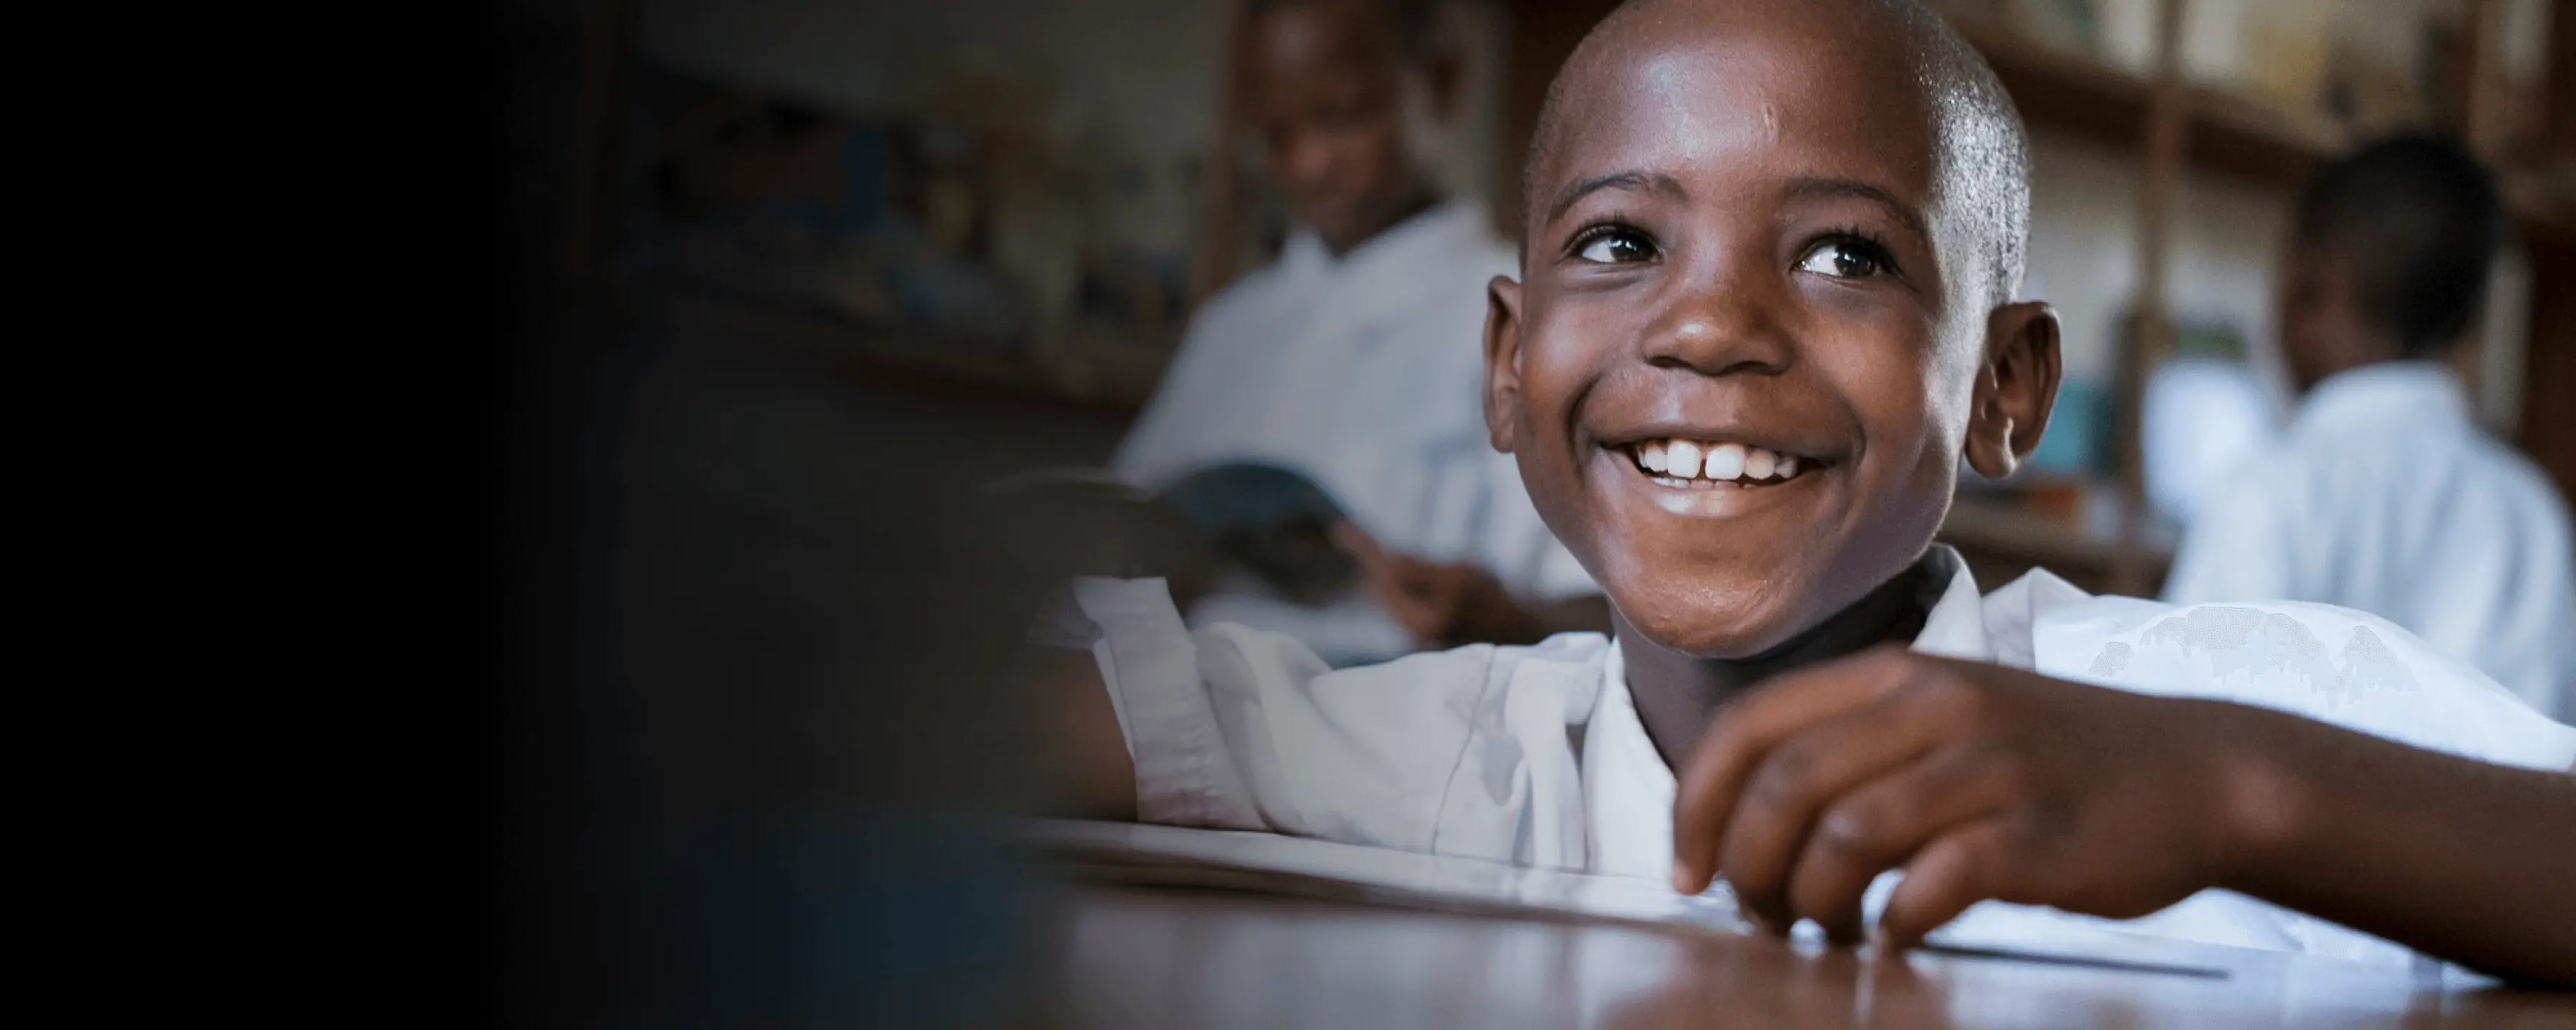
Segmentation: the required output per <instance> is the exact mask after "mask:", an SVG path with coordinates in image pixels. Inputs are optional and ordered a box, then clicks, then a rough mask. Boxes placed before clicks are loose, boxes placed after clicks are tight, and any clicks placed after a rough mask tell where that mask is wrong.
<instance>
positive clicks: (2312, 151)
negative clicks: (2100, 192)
mask: <svg viewBox="0 0 2576 1030" xmlns="http://www.w3.org/2000/svg"><path fill="white" fill-rule="evenodd" d="M1960 34H1961V35H1964V36H1966V37H1967V38H1968V41H1969V42H1970V43H1972V44H1974V45H1975V46H1976V48H1977V50H1978V51H1979V52H1980V53H1983V54H1984V55H1985V58H1986V63H1987V64H1989V65H1992V66H1993V67H1994V69H1995V77H1996V78H1998V79H2001V80H2002V81H2003V84H2004V90H2005V92H2008V93H2010V94H2012V98H2013V104H2014V106H2016V107H2019V108H2020V109H2021V116H2022V119H2023V120H2024V121H2025V122H2027V123H2028V124H2029V125H2030V126H2031V127H2032V128H2033V129H2035V130H2044V129H2053V130H2057V131H2061V132H2066V133H2070V134H2074V135H2079V136H2085V137H2089V138H2092V139H2096V140H2099V141H2102V142H2106V143H2111V144H2114V145H2118V146H2122V147H2135V146H2137V145H2138V144H2139V141H2140V140H2143V139H2145V138H2146V126H2147V94H2148V92H2149V89H2150V86H2149V84H2148V82H2147V79H2146V77H2144V76H2141V75H2135V74H2131V73H2129V72H2127V71H2123V70H2121V69H2119V68H2115V67H2112V66H2110V65H2108V64H2104V63H2102V62H2101V61H2099V60H2095V59H2092V58H2088V57H2082V56H2078V55H2075V54H2068V53H2063V52H2060V51H2057V50H2052V49H2049V48H2047V47H2045V46H2041V45H2039V44H2037V43H2032V42H2029V41H2026V40H2021V39H2016V38H2013V37H2012V36H2010V35H2007V34H2004V33H2001V32H1998V31H1996V30H1993V29H1982V28H1976V27H1973V26H1967V25H1962V26H1960ZM2190 96H2191V105H2190V106H2191V118H2190V127H2189V129H2188V130H2187V139H2188V146H2187V153H2188V155H2189V160H2190V162H2191V165H2192V167H2194V168H2196V169H2201V170H2205V171H2213V172H2219V173H2222V174H2226V175H2233V176H2237V177H2240V178H2246V179H2252V180H2255V181H2258V182H2265V183H2271V184H2274V185H2280V186H2297V185H2298V184H2299V183H2301V182H2304V181H2306V179H2307V176H2308V173H2309V171H2310V170H2312V169H2314V168H2315V167H2316V165H2317V162H2318V161H2320V160H2322V159H2324V158H2325V157H2327V156H2328V155H2331V154H2334V153H2337V152H2339V151H2341V150H2342V149H2343V148H2344V147H2345V146H2346V145H2348V143H2349V142H2350V141H2349V140H2348V139H2347V138H2346V137H2345V135H2344V133H2343V132H2341V131H2340V130H2338V129H2336V128H2335V127H2334V126H2332V125H2329V124H2327V123H2325V122H2323V121H2321V120H2308V119H2300V118H2296V117H2293V116H2291V115H2289V114H2286V113H2283V112H2278V111H2273V110H2270V109H2268V108H2265V107H2263V106H2262V105H2259V104H2255V103H2252V102H2250V101H2247V100H2245V99H2243V98H2240V97H2235V96H2231V95H2228V94H2226V93H2223V92H2220V91H2217V90H2213V89H2208V88H2204V87H2197V86H2195V87H2192V88H2191V89H2190Z"/></svg>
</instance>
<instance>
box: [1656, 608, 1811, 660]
mask: <svg viewBox="0 0 2576 1030" xmlns="http://www.w3.org/2000/svg"><path fill="white" fill-rule="evenodd" d="M1638 600H1639V601H1640V602H1642V603H1635V604H1621V605H1620V606H1619V610H1620V613H1621V614H1622V615H1623V616H1625V618H1626V621H1627V622H1628V625H1629V626H1631V627H1633V628H1634V629H1635V630H1636V631H1637V633H1638V634H1639V635H1640V636H1643V637H1645V638H1646V640H1647V641H1648V642H1650V643H1653V644H1655V645H1656V646H1658V647H1662V648H1664V649H1666V650H1670V651H1679V652H1681V653H1683V654H1687V655H1690V656H1691V657H1694V658H1719V659H1735V660H1741V659H1746V658H1758V657H1761V656H1762V655H1765V654H1768V653H1770V652H1771V651H1774V650H1777V649H1778V648H1780V647H1781V646H1782V645H1784V644H1787V643H1789V642H1790V641H1792V640H1794V639H1796V638H1797V636H1798V634H1800V633H1801V632H1804V631H1805V630H1806V629H1808V628H1809V627H1808V626H1807V620H1806V619H1805V616H1806V614H1807V613H1805V612H1803V611H1800V610H1796V609H1795V608H1794V606H1790V605H1786V604H1782V603H1779V602H1780V601H1781V600H1782V599H1780V598H1775V597H1739V598H1726V599H1715V598H1708V597H1696V598H1693V597H1657V598H1640V599H1638Z"/></svg>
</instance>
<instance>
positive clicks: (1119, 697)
mask: <svg viewBox="0 0 2576 1030" xmlns="http://www.w3.org/2000/svg"><path fill="white" fill-rule="evenodd" d="M1073 596H1074V600H1075V603H1076V604H1078V605H1079V606H1080V608H1081V610H1082V614H1083V615H1084V616H1085V617H1087V618H1089V619H1090V621H1091V623H1092V625H1094V626H1097V627H1099V630H1100V639H1099V641H1098V642H1097V643H1096V644H1094V645H1093V647H1092V654H1093V656H1094V657H1095V658H1096V659H1098V660H1099V663H1100V679H1101V682H1103V683H1105V684H1107V685H1108V687H1109V691H1110V702H1111V705H1112V706H1113V707H1114V708H1116V709H1117V711H1118V714H1119V720H1118V721H1119V729H1120V731H1121V732H1123V733H1125V734H1126V737H1127V753H1128V755H1129V756H1130V757H1132V758H1133V759H1134V760H1135V763H1136V818H1137V821H1139V822H1147V823H1161V824H1165V825H1171V826H1200V827H1209V828H1215V829H1227V830H1261V829H1267V828H1268V827H1267V826H1265V825H1264V824H1263V822H1262V820H1261V815H1260V810H1259V809H1258V808H1257V807H1256V806H1255V805H1254V804H1253V800H1252V792H1251V790H1250V789H1248V788H1247V787H1246V785H1245V784H1244V780H1243V774H1242V772H1241V770H1240V769H1238V768H1237V767H1236V766H1235V763H1234V757H1233V754H1232V752H1231V751H1230V750H1229V749H1228V748H1227V746H1226V742H1225V736H1224V734H1223V733H1222V732H1221V731H1220V730H1219V729H1218V728H1217V721H1216V709H1215V707H1214V705H1213V704H1212V703H1211V702H1210V701H1209V699H1208V691H1207V686H1206V684H1205V682H1204V681H1203V680H1202V679H1201V678H1200V675H1199V665H1198V645H1197V643H1196V642H1195V641H1193V640H1191V638H1190V634H1189V629H1188V627H1187V626H1186V625H1185V624H1183V623H1182V621H1181V614H1180V611H1179V610H1178V609H1177V608H1175V607H1173V605H1172V597H1171V591H1170V589H1169V588H1168V587H1167V586H1166V585H1165V584H1164V582H1163V581H1162V580H1160V579H1128V580H1121V579H1095V578H1085V579H1080V580H1076V581H1075V582H1074V585H1073Z"/></svg>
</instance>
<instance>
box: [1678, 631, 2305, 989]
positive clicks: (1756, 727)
mask: <svg viewBox="0 0 2576 1030" xmlns="http://www.w3.org/2000/svg"><path fill="white" fill-rule="evenodd" d="M2270 714H2271V713H2258V712H2257V710H2255V709H2250V708H2246V707H2244V706H2239V705H2232V704H2226V703H2221V702H2211V701H2194V700H2183V699H2174V698H2159V697H2151V696H2145V695H2139V694H2132V693H2127V692H2123V691H2117V690H2110V689H2105V688H2100V687H2092V686H2086V685H2083V684H2077V683H2068V682H2065V681H2062V680H2053V679H2049V678H2047V677H2043V676H2039V675H2036V674H2034V673H2029V672H2024V671H2021V670H2018V669H2009V668H2005V667H2002V666H1996V665H1987V664H1982V663H1975V662H1961V661H1953V660H1949V659H1942V658H1934V657H1929V656H1925V655H1919V654H1914V653H1911V652H1908V651H1905V650H1902V649H1898V648H1894V647H1888V648H1883V649H1879V650H1874V651H1871V652H1868V653H1865V654H1861V655H1857V656H1854V657H1852V658H1848V659H1844V660H1842V661H1839V662H1835V663H1831V664H1827V665H1821V666H1817V667H1815V668H1812V669H1806V670H1801V671H1799V672H1797V673H1793V674H1790V675H1787V676H1783V677H1781V678H1779V679H1777V680H1774V681H1772V682H1770V683H1768V684H1765V685H1763V686H1762V687H1759V688H1757V689H1756V690H1754V691H1753V692H1752V693H1750V694H1747V695H1746V696H1744V697H1743V698H1741V699H1739V700H1737V701H1735V702H1733V703H1731V704H1729V705H1728V706H1727V707H1726V708H1725V709H1723V710H1722V711H1721V713H1720V714H1719V716H1718V718H1717V721H1716V722H1715V723H1714V724H1713V725H1712V726H1711V727H1710V729H1709V731H1708V734H1707V736H1705V737H1703V738H1702V739H1701V741H1700V743H1699V745H1698V746H1697V748H1696V750H1695V752H1694V753H1693V754H1692V756H1691V758H1690V760H1689V762H1688V765H1687V768H1685V769H1684V770H1683V772H1682V775H1681V779H1680V784H1679V787H1680V791H1679V795H1678V797H1677V798H1676V801H1675V806H1674V813H1673V848H1674V859H1675V861H1674V870H1673V879H1674V886H1675V887H1676V888H1677V889H1680V890H1683V891H1687V892H1692V893H1696V892H1698V891H1700V890H1704V889H1706V888H1707V886H1708V883H1709V881H1710V879H1711V878H1712V877H1713V876H1716V875H1720V874H1723V875H1724V876H1725V877H1726V878H1727V881H1728V883H1729V884H1730V885H1731V886H1732V887H1733V889H1734V891H1735V894H1736V897H1737V899H1738V900H1739V901H1740V902H1741V903H1742V905H1743V906H1744V908H1745V910H1746V913H1747V914H1748V915H1749V916H1752V917H1753V918H1755V919H1756V920H1757V921H1758V922H1761V923H1762V924H1764V925H1765V926H1767V927H1768V928H1770V929H1771V930H1773V931H1774V932H1786V930H1787V928H1788V927H1789V926H1790V925H1791V924H1792V923H1794V922H1796V921H1797V920H1798V919H1799V918H1802V917H1803V918H1809V919H1813V920H1815V921H1816V922H1817V923H1818V924H1819V925H1821V926H1822V927H1824V929H1825V931H1826V933H1827V934H1828V935H1829V936H1831V937H1832V938H1834V939H1835V940H1838V941H1844V942H1850V941H1854V940H1857V939H1858V938H1859V936H1860V933H1861V928H1862V919H1861V895H1862V892H1863V891H1864V890H1866V889H1867V888H1868V886H1869V884H1870V881H1871V880H1872V879H1874V878H1875V877H1876V876H1877V875H1878V874H1880V873H1881V872H1884V871H1886V870H1889V869H1895V868H1903V869H1905V870H1906V876H1905V878H1904V880H1903V881H1902V882H1901V883H1900V884H1899V886H1898V888H1897V890H1896V892H1895V894H1894V895H1893V896H1892V897H1891V898H1890V900H1889V902H1888V905H1887V908H1886V911H1885V912H1884V913H1883V914H1882V916H1881V917H1880V921H1879V930H1880V933H1881V939H1882V941H1883V942H1884V943H1885V944H1887V945H1890V946H1895V947H1904V946H1908V945H1911V944H1914V943H1916V942H1919V941H1920V940H1921V939H1922V937H1923V935H1924V934H1925V933H1928V932H1930V931H1931V930H1934V929H1936V928H1938V927H1939V926H1941V924H1943V923H1946V922H1949V921H1950V920H1951V919H1952V918H1953V917H1955V916H1957V915H1958V914H1959V913H1960V912H1961V911H1963V910H1965V909H1966V908H1967V907H1968V906H1969V905H1972V904H1974V903H1976V902H1978V901H1982V900H1986V899H1996V900H2002V901H2008V902H2015V903H2020V904H2033V905H2048V906H2053V907H2056V908H2059V909H2064V910H2067V911H2071V912H2081V913H2086V914H2090V915H2098V916H2105V917H2110V918H2133V917H2137V916H2142V915H2146V914H2148V913H2151V912H2154V911H2156V910H2158V909H2161V908H2164V907H2165V906H2167V905H2171V904H2173V903H2175V902H2177V901H2181V900H2182V899H2184V898H2186V897H2188V896H2190V895H2191V894H2193V893H2194V892H2196V891H2199V890H2200V889H2202V888H2204V887H2209V886H2212V885H2214V884H2217V883H2218V882H2220V881H2221V880H2222V879H2223V878H2224V876H2225V875H2226V874H2227V871H2228V870H2227V869H2226V864H2227V863H2228V862H2229V860H2230V856H2231V850H2232V849H2234V848H2236V847H2237V846H2238V845H2239V844H2240V843H2241V842H2240V841H2238V840H2236V839H2233V838H2234V836H2235V835H2236V834H2237V833H2238V829H2237V827H2238V825H2239V824H2240V823H2242V822H2243V820H2240V819H2237V818H2235V817H2234V816H2233V815H2232V813H2236V812H2244V811H2258V810H2259V807H2257V806H2256V805H2249V804H2247V803H2245V802H2244V800H2243V799H2244V798H2245V797H2246V796H2248V795H2249V793H2259V785H2260V782H2261V777H2260V776H2259V775H2257V774H2256V773H2255V772H2254V771H2253V769H2254V768H2255V767H2254V766H2252V765H2250V764H2249V763H2248V762H2245V761H2240V760H2239V759H2240V758H2241V757H2243V755H2244V748H2243V746H2242V745H2241V744H2239V743H2238V742H2239V741H2243V740H2246V739H2248V737H2247V736H2246V735H2244V734H2239V733H2234V732H2231V728H2232V727H2235V726H2237V725H2240V724H2242V723H2243V722H2244V721H2246V720H2247V719H2249V718H2258V717H2259V716H2261V715H2270ZM2257 800H2258V801H2259V798H2258V799H2257Z"/></svg>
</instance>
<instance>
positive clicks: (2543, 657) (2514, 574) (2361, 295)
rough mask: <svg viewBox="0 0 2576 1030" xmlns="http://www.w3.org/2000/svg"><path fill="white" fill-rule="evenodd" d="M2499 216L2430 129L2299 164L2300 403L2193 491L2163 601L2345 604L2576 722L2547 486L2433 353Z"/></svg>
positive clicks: (2574, 656) (2493, 195)
mask: <svg viewBox="0 0 2576 1030" xmlns="http://www.w3.org/2000/svg"><path fill="white" fill-rule="evenodd" d="M2505 226H2506V218H2505V212H2504V208H2503V203H2502V201H2501V199H2500V196H2499V193H2498V190H2497V186H2496V183H2495V180H2494V178H2493V176H2492V175H2490V174H2489V173H2488V171H2487V170H2486V169H2485V168H2484V167H2483V166H2481V165H2480V164H2479V163H2478V161H2477V159H2476V158H2474V157H2473V156H2471V155H2470V154H2469V153H2468V152H2467V151H2465V150H2464V149H2462V148H2461V147H2460V146H2459V145H2457V144H2455V143H2453V142H2450V141H2448V140H2446V139H2442V138H2438V137H2431V136H2402V137H2397V138H2393V139H2389V140H2386V141H2383V142H2380V143H2378V144H2376V145H2373V146H2370V147H2367V148H2365V149H2363V150H2362V151H2360V152H2359V153H2356V154H2354V155H2352V156H2350V157H2347V158H2344V159H2342V160H2340V161H2337V162H2335V163H2333V164H2330V165H2328V166H2326V167H2325V168H2323V169H2322V170H2320V171H2319V172H2318V174H2317V175H2316V177H2315V178H2314V179H2313V180H2311V181H2310V182H2309V184H2308V185H2307V187H2306V189H2305V191H2304V192H2303V193H2302V194H2301V196H2300V198H2299V206H2298V211H2297V213H2296V216H2295V220H2294V222H2293V224H2292V231H2291V239H2290V241H2289V248H2288V253H2287V255H2286V262H2285V264H2284V267H2283V271H2282V277H2281V281H2282V295H2281V308H2280V336H2281V347H2282V350H2283V352H2284V354H2285V356H2286V357H2287V359H2288V363H2289V367H2290V373H2291V376H2292V378H2293V380H2294V381H2295V383H2296V385H2297V387H2298V389H2299V391H2300V393H2301V399H2300V403H2299V410H2298V413H2297V415H2296V416H2295V417H2294V418H2293V420H2292V422H2291V425H2290V427H2289V429H2288V431H2287V432H2286V433H2285V434H2283V435H2282V438H2281V440H2280V442H2279V443H2278V444H2277V445H2276V446H2275V447H2273V448H2271V449H2270V450H2268V451H2267V452H2265V453H2262V454H2260V455H2258V456H2257V457H2255V458H2254V459H2253V460H2250V461H2248V462H2246V463H2245V465H2244V466H2243V467H2241V468H2240V469H2239V470H2238V471H2237V473H2236V474H2235V475H2234V476H2233V477H2232V478H2230V479H2228V480H2226V481H2224V482H2223V483H2221V484H2220V485H2219V486H2218V487H2217V488H2215V489H2213V490H2211V491H2210V493H2209V496H2208V497H2207V499H2206V501H2205V502H2204V504H2203V507H2202V510H2201V512H2200V514H2199V515H2198V516H2197V517H2196V518H2195V519H2194V520H2193V522H2192V524H2191V526H2190V529H2189V531H2188V533H2187V535H2186V537H2185V539H2184V541H2183V547H2182V551H2181V553H2180V554H2179V555H2177V556H2176V558H2175V563H2174V569H2173V574H2172V577H2171V579H2169V580H2168V581H2167V584H2166V597H2167V600H2170V601H2173V602H2175V603H2181V604H2190V603H2198V602H2207V601H2229V600H2247V599H2257V598H2277V599H2285V600H2300V601H2316V602H2322V603H2327V604H2334V605H2340V606H2343V607H2348V608H2358V609H2361V610H2364V611H2368V612H2371V613H2373V614H2376V615H2379V616H2381V617H2383V618H2386V619H2388V620H2390V621H2392V622H2395V623H2397V624H2399V625H2402V626H2404V627H2406V628H2407V629H2409V630H2412V631H2414V632H2415V634H2416V635H2418V636H2420V637H2422V638H2424V640H2425V642H2426V643H2429V644H2431V645H2433V646H2434V647H2435V648H2436V649H2439V650H2441V651H2443V652H2444V653H2446V654H2448V655H2450V656H2451V657H2453V658H2456V659H2458V660H2460V661H2463V662H2467V663H2469V664H2471V665H2474V666H2476V667H2477V668H2478V669H2479V670H2481V671H2483V672H2485V673H2487V674H2488V675H2489V676H2492V677H2494V678H2495V680H2496V681H2497V682H2499V683H2502V684H2504V685H2505V686H2506V687H2507V688H2510V689H2512V690H2513V691H2514V692H2516V693H2518V694H2520V695H2521V696H2522V697H2523V699H2524V700H2526V701H2529V702H2530V703H2531V704H2532V706H2533V707H2536V708H2538V709H2540V710H2541V711H2543V712H2545V713H2548V714H2549V715H2550V716H2551V717H2553V718H2555V719H2557V720H2559V721H2560V722H2568V721H2571V720H2576V559H2571V557H2570V544H2569V530H2568V519H2567V508H2566V504H2565V502H2564V500H2563V499H2561V498H2560V497H2559V496H2558V495H2557V493H2556V491H2555V490H2554V489H2553V488H2552V487H2551V486H2550V484H2549V481H2548V480H2547V479H2545V478H2544V477H2543V476H2542V474H2541V472H2540V470H2539V469H2538V468H2536V467H2534V466H2533V465H2532V463H2531V462H2530V461H2528V460H2526V459H2524V458H2523V457H2522V456H2520V455H2518V454H2516V453H2514V452H2513V451H2512V450H2511V449H2509V448H2507V447H2506V446H2504V445H2503V444H2500V443H2498V442H2497V441H2495V440H2493V439H2491V438H2489V437H2488V436H2487V435H2486V434H2485V433H2484V432H2482V431H2481V430H2480V429H2479V427H2478V426H2477V425H2476V423H2475V422H2474V421H2472V417H2471V410H2470V406H2469V403H2468V400H2467V397H2466V395H2465V393H2464V392H2463V391H2462V389H2461V386H2460V383H2459V381H2458V379H2457V378H2456V377H2455V376H2454V375H2453V374H2452V373H2451V371H2450V370H2449V368H2448V367H2447V365H2446V364H2445V360H2446V359H2447V358H2448V357H2449V355H2450V352H2451V351H2452V349H2453V348H2454V347H2455V346H2457V345H2458V342H2459V341H2460V340H2461V339H2462V338H2463V337H2464V336H2465V335H2466V333H2467V330H2468V328H2469V323H2470V321H2471V320H2472V318H2473V317H2474V316H2475V315H2476V312H2477V309H2478V304H2479V301H2480V299H2481V297H2482V296H2483V295H2484V292H2485V289H2486V279H2487V270H2488V267H2489V263H2490V261H2491V259H2492V258H2493V256H2494V254H2495V251H2496V248H2497V246H2498V244H2499V242H2500V237H2501V235H2502V234H2503V232H2504V231H2505Z"/></svg>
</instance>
